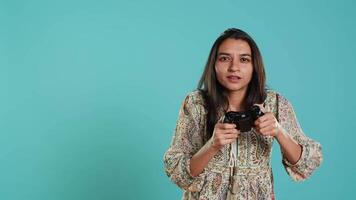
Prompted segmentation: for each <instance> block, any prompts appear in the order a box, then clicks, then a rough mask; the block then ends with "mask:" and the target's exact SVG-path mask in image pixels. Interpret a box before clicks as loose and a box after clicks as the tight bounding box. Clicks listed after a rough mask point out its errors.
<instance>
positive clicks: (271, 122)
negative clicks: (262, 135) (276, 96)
mask: <svg viewBox="0 0 356 200" xmlns="http://www.w3.org/2000/svg"><path fill="white" fill-rule="evenodd" d="M258 126H259V128H260V129H262V128H265V127H268V126H274V121H273V120H267V121H264V122H262V123H260V124H259V125H258Z"/></svg>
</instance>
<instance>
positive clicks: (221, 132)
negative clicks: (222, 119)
mask: <svg viewBox="0 0 356 200" xmlns="http://www.w3.org/2000/svg"><path fill="white" fill-rule="evenodd" d="M231 133H235V131H234V129H218V130H217V131H216V136H217V137H222V138H223V137H224V135H226V134H231Z"/></svg>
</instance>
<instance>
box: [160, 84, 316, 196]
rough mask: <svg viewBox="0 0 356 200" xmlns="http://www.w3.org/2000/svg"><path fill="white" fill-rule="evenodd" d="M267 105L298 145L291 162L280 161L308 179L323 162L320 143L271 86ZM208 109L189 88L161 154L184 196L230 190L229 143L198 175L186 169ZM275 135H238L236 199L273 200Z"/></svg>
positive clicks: (291, 172) (200, 138) (199, 140)
mask: <svg viewBox="0 0 356 200" xmlns="http://www.w3.org/2000/svg"><path fill="white" fill-rule="evenodd" d="M277 95H278V98H276V97H277ZM277 99H278V101H277ZM265 106H266V109H267V111H270V112H273V113H274V114H275V116H276V118H277V119H278V121H279V123H280V125H281V126H282V127H283V128H284V129H285V130H286V132H287V133H288V134H289V135H290V136H291V137H292V138H293V139H294V140H295V141H297V142H298V143H299V144H300V145H301V146H302V155H301V158H300V159H299V161H298V162H297V163H296V164H294V165H291V164H290V163H288V161H287V160H286V159H285V158H284V157H283V160H282V163H283V165H284V167H285V169H286V171H287V173H288V174H289V175H290V176H291V178H292V179H293V180H295V181H301V180H305V179H307V178H308V177H309V176H310V175H311V174H312V172H313V171H314V170H315V169H316V168H317V167H318V166H319V165H320V164H321V161H322V154H321V146H320V144H319V143H318V142H316V141H314V140H312V139H310V138H308V137H306V136H305V135H304V133H303V131H302V129H301V127H300V125H299V123H298V120H297V118H296V115H295V113H294V111H293V108H292V105H291V104H290V103H289V102H288V100H287V99H285V98H284V97H283V96H281V95H279V94H277V93H276V92H275V91H272V90H269V91H268V92H267V98H266V100H265ZM206 113H207V111H206V108H205V106H204V100H203V98H202V95H201V93H200V91H198V90H196V91H193V92H191V93H189V94H188V95H187V96H186V98H185V99H184V101H183V103H182V106H181V108H180V111H179V117H178V121H177V126H176V129H175V134H174V136H173V139H172V143H171V145H170V147H169V149H168V150H167V151H166V153H165V155H164V165H165V171H166V173H167V175H168V176H169V177H170V179H171V180H172V181H173V182H174V183H175V184H177V185H178V186H179V187H180V188H182V189H183V190H184V192H183V197H182V199H184V200H188V199H189V200H193V199H194V200H195V199H199V200H203V199H209V200H215V199H219V200H220V199H226V195H227V191H228V189H229V180H230V179H229V176H230V168H229V166H228V161H229V155H230V150H231V148H230V147H231V146H230V145H226V146H225V147H224V148H222V149H221V150H220V151H219V152H218V153H217V154H216V155H215V156H214V157H213V158H212V159H211V160H210V161H209V163H208V165H207V167H205V169H204V171H203V172H202V173H201V174H200V175H198V176H196V177H192V176H191V175H190V172H189V161H190V158H191V157H192V156H193V155H194V154H195V153H196V152H197V151H198V150H199V149H200V148H201V147H202V146H203V145H204V144H205V142H206V141H205V140H204V138H205V130H206ZM220 115H223V113H221V114H220ZM273 140H274V138H273V137H271V136H262V135H260V134H257V133H256V132H255V130H254V129H252V130H251V131H250V132H247V133H242V134H241V135H240V137H239V138H238V140H237V151H238V153H237V161H238V163H237V177H238V183H237V191H238V192H237V195H236V199H274V190H273V176H272V170H271V152H272V144H273Z"/></svg>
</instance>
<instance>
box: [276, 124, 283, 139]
mask: <svg viewBox="0 0 356 200" xmlns="http://www.w3.org/2000/svg"><path fill="white" fill-rule="evenodd" d="M282 135H283V129H282V127H280V126H279V127H278V128H277V130H276V134H275V135H274V138H275V139H277V141H279V140H280V139H281V137H282Z"/></svg>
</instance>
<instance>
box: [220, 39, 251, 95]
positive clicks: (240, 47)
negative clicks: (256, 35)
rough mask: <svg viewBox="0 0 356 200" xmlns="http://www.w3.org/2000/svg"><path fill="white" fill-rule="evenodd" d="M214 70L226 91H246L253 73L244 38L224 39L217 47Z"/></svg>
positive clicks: (249, 51) (249, 52) (249, 53)
mask: <svg viewBox="0 0 356 200" xmlns="http://www.w3.org/2000/svg"><path fill="white" fill-rule="evenodd" d="M215 72H216V76H217V79H218V81H219V83H220V84H221V85H222V86H223V87H224V88H225V89H226V90H227V91H228V92H235V91H246V90H247V88H248V84H249V82H250V80H251V78H252V73H253V63H252V54H251V48H250V45H249V44H248V43H247V42H246V41H244V40H236V39H230V38H228V39H226V40H224V41H223V42H222V43H221V45H220V47H219V49H218V55H217V59H216V62H215Z"/></svg>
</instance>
